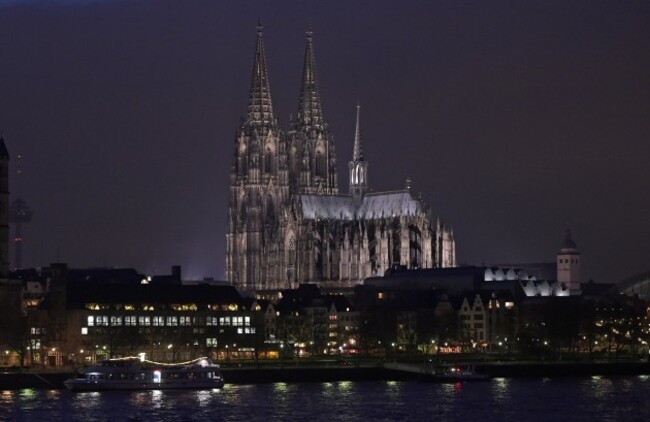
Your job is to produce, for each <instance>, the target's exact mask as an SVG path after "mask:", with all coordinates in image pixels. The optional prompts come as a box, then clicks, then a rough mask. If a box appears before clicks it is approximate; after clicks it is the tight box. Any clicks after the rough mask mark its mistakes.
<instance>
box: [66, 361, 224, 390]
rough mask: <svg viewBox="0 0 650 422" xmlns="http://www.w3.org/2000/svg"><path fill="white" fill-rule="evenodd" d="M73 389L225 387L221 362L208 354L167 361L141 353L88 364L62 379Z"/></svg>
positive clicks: (199, 388)
mask: <svg viewBox="0 0 650 422" xmlns="http://www.w3.org/2000/svg"><path fill="white" fill-rule="evenodd" d="M63 384H64V385H65V386H66V388H67V389H68V390H71V391H105V390H170V389H195V390H201V389H214V388H217V389H218V388H222V387H223V385H224V380H223V376H222V375H221V369H220V368H219V365H216V364H213V363H210V361H209V360H208V359H207V358H200V359H196V360H193V361H189V362H183V363H175V364H164V363H158V362H152V361H148V360H144V359H140V358H138V357H129V358H121V359H110V360H105V361H103V362H102V363H101V365H97V366H93V367H90V368H88V369H87V370H86V371H85V372H84V376H83V378H70V379H67V380H65V381H64V382H63Z"/></svg>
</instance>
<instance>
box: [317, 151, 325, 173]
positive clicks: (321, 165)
mask: <svg viewBox="0 0 650 422" xmlns="http://www.w3.org/2000/svg"><path fill="white" fill-rule="evenodd" d="M314 164H315V166H314V167H315V169H314V170H315V171H314V174H315V175H316V176H320V177H325V175H326V173H327V171H326V170H327V169H326V167H327V163H326V161H325V154H323V152H322V151H316V160H315V163H314Z"/></svg>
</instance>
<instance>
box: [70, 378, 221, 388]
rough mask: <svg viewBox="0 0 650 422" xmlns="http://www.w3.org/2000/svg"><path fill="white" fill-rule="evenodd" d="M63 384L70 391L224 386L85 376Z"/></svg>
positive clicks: (214, 382) (216, 382)
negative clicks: (99, 378)
mask: <svg viewBox="0 0 650 422" xmlns="http://www.w3.org/2000/svg"><path fill="white" fill-rule="evenodd" d="M63 385H65V387H66V388H67V389H68V390H70V391H120V390H208V389H215V388H216V389H219V388H222V387H223V386H224V381H223V380H215V379H209V380H173V381H162V382H153V381H132V380H129V381H123V380H115V381H112V380H100V381H96V382H93V381H87V380H86V379H84V378H78V379H68V380H66V381H64V382H63Z"/></svg>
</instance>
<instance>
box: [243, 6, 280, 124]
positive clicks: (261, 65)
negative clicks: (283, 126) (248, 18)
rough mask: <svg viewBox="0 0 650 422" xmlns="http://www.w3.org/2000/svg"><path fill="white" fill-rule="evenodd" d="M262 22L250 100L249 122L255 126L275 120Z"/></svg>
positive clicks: (258, 27)
mask: <svg viewBox="0 0 650 422" xmlns="http://www.w3.org/2000/svg"><path fill="white" fill-rule="evenodd" d="M263 29H264V27H263V26H262V20H261V19H258V20H257V44H256V46H255V58H254V59H253V75H252V77H251V90H250V95H249V98H248V118H247V122H248V123H249V124H254V125H262V126H266V125H269V124H271V123H272V122H273V121H274V120H275V119H274V118H273V103H272V101H271V85H270V83H269V75H268V70H267V68H266V54H265V52H264V40H263V36H262V35H263Z"/></svg>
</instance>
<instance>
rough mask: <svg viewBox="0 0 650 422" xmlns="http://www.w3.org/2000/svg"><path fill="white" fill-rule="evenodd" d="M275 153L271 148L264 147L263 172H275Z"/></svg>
mask: <svg viewBox="0 0 650 422" xmlns="http://www.w3.org/2000/svg"><path fill="white" fill-rule="evenodd" d="M274 162H275V153H274V152H273V149H272V148H270V147H269V148H266V154H265V155H264V173H266V174H272V173H275V165H274Z"/></svg>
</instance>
